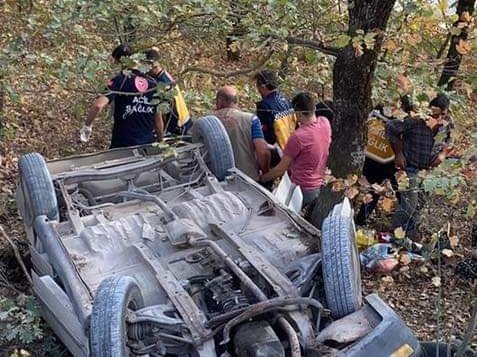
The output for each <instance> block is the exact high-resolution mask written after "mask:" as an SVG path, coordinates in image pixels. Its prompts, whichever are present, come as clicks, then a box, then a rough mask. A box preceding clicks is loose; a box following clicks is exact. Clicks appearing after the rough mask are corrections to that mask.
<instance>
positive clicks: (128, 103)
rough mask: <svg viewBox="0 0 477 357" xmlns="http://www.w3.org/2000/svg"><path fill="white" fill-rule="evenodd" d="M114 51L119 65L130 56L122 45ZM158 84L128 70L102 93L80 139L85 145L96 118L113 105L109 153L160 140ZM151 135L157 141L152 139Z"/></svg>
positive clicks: (160, 120)
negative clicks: (156, 98) (124, 58)
mask: <svg viewBox="0 0 477 357" xmlns="http://www.w3.org/2000/svg"><path fill="white" fill-rule="evenodd" d="M119 47H120V48H119V50H117V49H118V48H116V49H115V50H114V51H113V57H114V58H115V59H116V60H117V61H120V60H121V58H122V57H128V56H130V55H131V54H132V51H131V49H130V48H129V47H127V46H124V45H121V46H119ZM156 87H157V83H156V81H155V80H154V79H152V78H151V77H150V76H148V75H147V74H145V73H142V72H141V71H139V70H137V69H136V68H133V67H131V66H129V68H127V69H124V70H122V71H121V72H120V73H119V74H118V75H116V76H115V77H114V78H112V79H111V80H109V81H108V83H107V86H106V89H105V91H104V93H102V94H101V95H100V96H99V97H97V98H96V99H95V101H94V102H93V104H92V105H91V107H90V109H89V111H88V116H87V118H86V123H85V126H84V127H83V128H82V129H81V132H80V138H81V140H82V141H84V142H86V141H88V140H89V135H90V134H91V130H92V123H93V121H94V119H95V118H96V117H97V115H98V114H99V113H100V112H101V111H102V110H103V109H104V108H105V107H106V106H107V105H108V104H111V103H113V102H114V109H113V118H114V124H113V132H112V136H111V145H110V149H113V148H118V147H127V146H135V145H143V144H150V143H152V142H154V141H155V140H156V138H157V140H159V141H160V140H162V134H163V124H162V116H161V113H160V112H158V111H157V104H155V103H154V101H153V95H154V93H155V92H156ZM154 131H155V133H156V138H155V137H154Z"/></svg>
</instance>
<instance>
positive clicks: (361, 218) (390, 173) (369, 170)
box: [355, 158, 397, 226]
mask: <svg viewBox="0 0 477 357" xmlns="http://www.w3.org/2000/svg"><path fill="white" fill-rule="evenodd" d="M395 173H396V168H395V167H394V161H392V162H390V163H387V164H382V163H379V162H376V161H374V160H371V159H370V158H366V159H365V160H364V166H363V175H364V176H365V177H366V179H367V180H368V182H369V183H370V184H373V183H377V184H380V183H382V182H383V181H384V180H386V179H388V180H390V181H391V184H392V185H393V187H397V181H396V177H395V176H394V174H395ZM371 194H372V196H373V200H372V201H371V202H368V203H363V204H362V205H361V207H360V209H359V212H358V215H357V216H356V219H355V222H356V224H357V225H359V226H364V225H365V224H366V220H367V219H368V217H369V215H370V214H371V213H372V212H373V211H374V209H375V208H376V206H377V204H378V201H379V195H378V194H376V193H374V192H372V193H371Z"/></svg>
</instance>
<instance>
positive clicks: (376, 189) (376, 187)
mask: <svg viewBox="0 0 477 357" xmlns="http://www.w3.org/2000/svg"><path fill="white" fill-rule="evenodd" d="M371 188H372V189H373V190H374V192H376V193H378V194H381V193H383V192H384V191H386V187H384V186H381V185H378V184H377V183H373V184H372V185H371Z"/></svg>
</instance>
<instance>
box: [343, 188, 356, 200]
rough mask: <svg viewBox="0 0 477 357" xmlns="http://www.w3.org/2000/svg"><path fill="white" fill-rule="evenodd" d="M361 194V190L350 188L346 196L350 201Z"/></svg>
mask: <svg viewBox="0 0 477 357" xmlns="http://www.w3.org/2000/svg"><path fill="white" fill-rule="evenodd" d="M358 194H359V190H358V189H357V188H356V187H350V188H348V189H347V190H346V193H345V196H346V197H348V198H349V199H350V200H352V199H353V198H355V197H356V196H357V195H358Z"/></svg>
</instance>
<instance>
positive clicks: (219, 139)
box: [192, 115, 235, 181]
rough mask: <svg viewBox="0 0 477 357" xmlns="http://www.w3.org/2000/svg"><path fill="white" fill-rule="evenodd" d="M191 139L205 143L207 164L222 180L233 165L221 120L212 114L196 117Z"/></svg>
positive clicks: (232, 156) (230, 147)
mask: <svg viewBox="0 0 477 357" xmlns="http://www.w3.org/2000/svg"><path fill="white" fill-rule="evenodd" d="M192 141H193V142H194V143H197V142H201V143H203V144H204V145H205V148H206V149H207V151H208V155H207V157H206V162H207V165H208V166H209V169H210V171H212V173H213V174H214V175H215V176H216V177H217V179H218V180H219V181H222V180H223V179H224V178H225V176H226V175H227V171H228V170H229V169H231V168H232V167H234V166H235V160H234V153H233V150H232V144H231V143H230V139H229V136H228V134H227V131H226V130H225V128H224V125H223V124H222V122H221V121H220V120H219V119H218V118H217V117H215V116H213V115H209V116H205V117H203V118H200V119H198V120H197V121H195V123H194V127H193V133H192Z"/></svg>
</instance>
